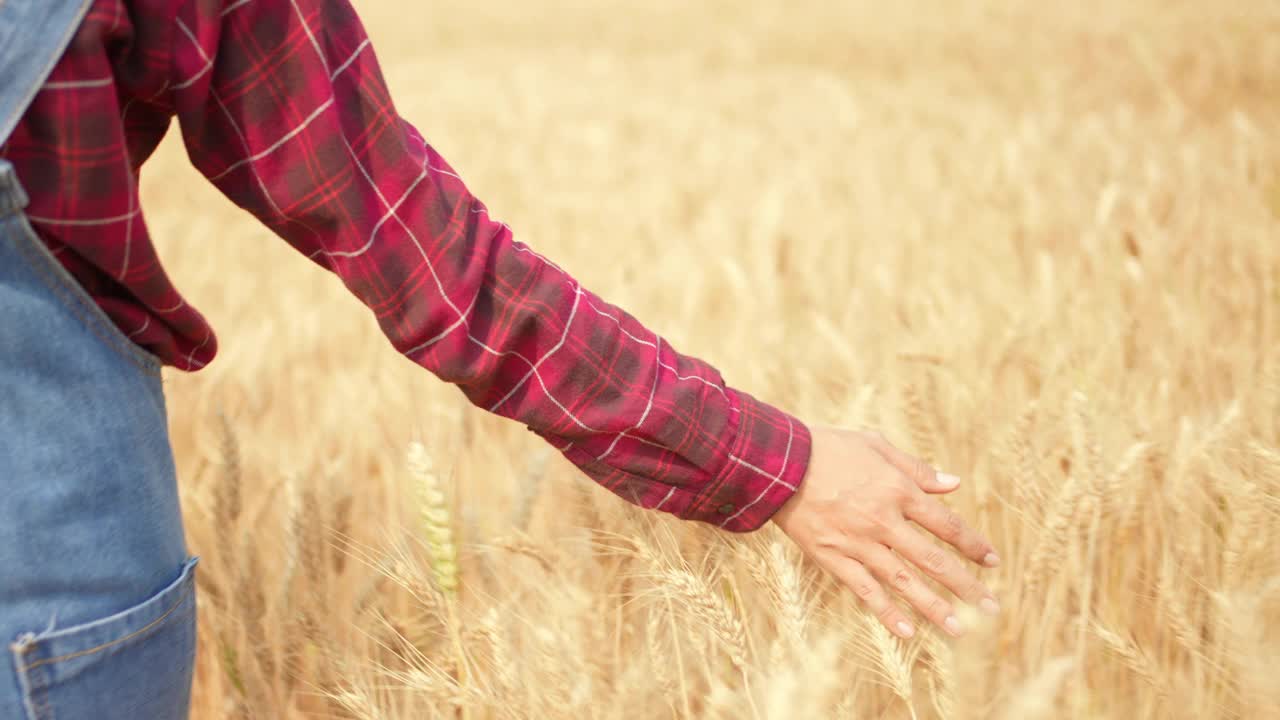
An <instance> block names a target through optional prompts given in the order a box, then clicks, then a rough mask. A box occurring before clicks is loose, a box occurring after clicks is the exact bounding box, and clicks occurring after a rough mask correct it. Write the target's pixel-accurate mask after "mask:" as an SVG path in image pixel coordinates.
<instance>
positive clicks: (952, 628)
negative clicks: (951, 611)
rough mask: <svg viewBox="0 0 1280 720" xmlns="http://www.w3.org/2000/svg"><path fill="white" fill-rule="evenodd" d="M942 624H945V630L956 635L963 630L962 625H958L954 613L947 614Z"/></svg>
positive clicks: (958, 622)
mask: <svg viewBox="0 0 1280 720" xmlns="http://www.w3.org/2000/svg"><path fill="white" fill-rule="evenodd" d="M942 624H943V625H945V626H946V628H947V632H949V633H951V634H952V635H955V636H957V637H959V636H960V634H961V633H963V632H964V627H962V626H961V625H960V621H959V620H957V619H956V616H955V615H948V616H947V619H946V620H943V621H942Z"/></svg>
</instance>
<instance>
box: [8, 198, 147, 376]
mask: <svg viewBox="0 0 1280 720" xmlns="http://www.w3.org/2000/svg"><path fill="white" fill-rule="evenodd" d="M18 221H19V223H21V224H22V226H20V227H19V228H18V232H23V231H26V233H27V234H28V235H30V237H28V238H25V239H26V240H28V241H29V242H27V243H24V242H22V240H23V238H18V239H16V240H15V242H14V247H16V248H17V250H18V252H19V253H20V254H22V255H24V256H26V258H27V259H28V261H29V263H30V264H31V265H32V267H33V268H34V269H35V271H36V273H37V274H38V275H39V276H40V280H41V282H43V283H44V284H45V286H46V287H48V288H49V289H50V290H52V291H53V292H54V293H56V294H57V295H58V296H59V299H60V300H62V304H63V305H64V306H66V307H67V309H68V310H70V311H71V312H72V313H73V314H75V315H76V317H77V319H79V320H80V322H81V323H82V324H83V325H85V327H86V328H88V330H89V331H90V332H92V333H93V334H94V335H97V336H98V338H99V339H100V340H102V341H103V342H105V343H106V344H107V345H108V346H110V347H111V349H113V350H115V351H116V352H118V353H121V354H122V355H124V357H125V359H127V360H129V361H130V362H132V363H133V364H134V365H137V366H138V367H139V368H141V369H142V370H144V371H146V372H147V373H149V374H152V375H157V376H158V375H160V367H159V363H158V362H157V361H156V360H154V359H152V358H149V357H147V356H145V355H143V354H142V352H143V351H142V349H141V348H139V347H138V346H137V345H135V344H134V343H133V341H132V340H128V339H126V338H125V337H124V336H123V335H121V334H120V332H119V329H118V328H116V329H115V330H114V332H112V331H109V330H108V329H107V328H105V327H103V324H104V323H110V322H111V320H110V318H106V317H104V316H100V315H99V314H97V313H94V312H92V310H91V309H90V308H88V307H85V303H92V302H93V300H92V299H90V298H87V297H82V296H81V293H83V292H84V291H83V289H82V290H81V291H80V292H79V293H77V292H75V291H74V290H73V288H71V287H68V280H67V279H65V278H63V277H61V276H60V275H59V274H58V272H57V269H56V268H53V267H50V266H49V263H51V262H52V263H57V262H58V260H57V258H54V257H52V256H49V255H48V253H41V252H40V249H39V248H36V247H30V246H29V244H30V242H40V239H39V238H38V237H36V235H35V231H34V230H33V229H32V228H31V226H30V224H29V223H27V220H26V218H25V217H21V216H19V219H18ZM59 267H61V265H59ZM70 282H75V280H74V278H73V279H71V280H70ZM95 308H96V305H95ZM99 312H101V310H100V309H99ZM112 328H115V326H114V325H112ZM126 343H127V344H128V346H127V347H126V346H125V344H126Z"/></svg>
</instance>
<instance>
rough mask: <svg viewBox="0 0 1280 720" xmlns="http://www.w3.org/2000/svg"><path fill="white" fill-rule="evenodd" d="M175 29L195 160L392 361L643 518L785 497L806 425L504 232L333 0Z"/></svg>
mask: <svg viewBox="0 0 1280 720" xmlns="http://www.w3.org/2000/svg"><path fill="white" fill-rule="evenodd" d="M175 22H176V24H177V30H178V32H176V33H175V35H174V42H175V49H174V58H175V70H174V72H175V77H174V78H173V81H172V82H173V84H174V88H175V90H174V92H173V97H174V105H175V109H176V112H177V115H178V118H179V122H180V125H181V127H182V132H183V137H184V140H185V142H186V145H187V149H188V153H189V155H190V157H191V159H192V161H193V163H194V164H195V165H196V167H197V168H198V169H199V170H200V171H201V172H202V173H203V174H204V175H205V176H206V177H207V178H209V179H210V180H211V181H212V182H213V183H214V184H215V185H216V186H217V187H218V188H219V189H220V190H221V191H222V192H223V193H224V194H226V195H227V196H228V197H229V198H231V199H232V200H233V201H234V202H236V203H237V204H238V205H239V206H240V207H242V208H245V209H247V210H248V211H250V212H252V213H253V214H254V215H255V216H257V217H258V218H259V219H260V220H261V221H262V222H264V223H265V224H267V225H268V226H269V227H271V229H272V230H274V231H275V232H276V233H277V234H278V235H280V236H281V237H283V238H284V239H285V240H286V241H287V242H289V243H290V244H291V245H292V246H293V247H294V248H296V249H297V250H298V251H299V252H301V253H302V254H304V255H306V256H307V257H308V258H310V259H311V260H313V261H314V262H316V263H319V264H320V265H322V266H324V267H325V268H327V269H328V270H330V271H332V272H334V273H335V274H336V275H338V277H340V278H341V279H342V281H343V283H345V285H346V287H347V288H348V289H349V290H350V291H351V292H352V293H353V294H354V295H355V296H356V297H358V298H359V299H360V300H361V301H362V302H363V303H364V304H365V305H367V306H368V307H369V308H370V309H371V310H372V311H373V313H374V314H375V315H376V317H377V319H378V322H379V323H380V326H381V328H382V330H383V332H384V333H385V334H386V335H387V337H388V338H389V339H390V340H391V342H392V344H393V345H394V346H395V347H396V349H397V350H399V351H400V352H401V353H403V354H404V355H405V356H406V357H408V358H409V359H410V360H412V361H414V362H416V363H418V364H419V365H421V366H423V367H425V368H427V369H428V370H430V371H431V372H433V373H435V374H436V375H437V376H439V377H440V378H442V379H444V380H446V381H448V382H451V383H453V384H455V385H457V386H458V387H459V388H460V389H461V390H462V392H463V393H465V394H466V396H467V398H468V399H469V400H470V401H471V402H472V403H474V404H475V405H477V406H479V407H482V408H484V409H486V410H489V411H490V412H494V413H497V414H499V415H503V416H505V417H509V418H512V419H515V420H518V421H519V422H522V423H524V424H525V425H526V426H527V427H529V428H530V429H531V430H532V431H534V432H536V433H538V434H539V435H541V436H542V437H543V438H545V439H546V440H547V441H548V442H550V443H552V444H553V445H554V446H555V447H556V448H558V449H559V450H560V451H561V452H562V453H564V455H565V456H566V457H568V458H569V459H570V460H571V461H573V462H574V463H575V464H577V465H578V466H579V467H581V468H582V469H583V470H584V471H585V472H586V473H587V474H588V475H590V476H591V477H592V478H594V479H595V480H597V481H598V482H600V483H601V484H602V485H604V486H605V487H607V488H609V489H610V490H612V491H613V492H615V493H617V494H618V495H620V496H622V497H623V498H625V499H627V500H629V501H631V502H634V503H636V504H639V505H641V506H643V507H646V508H653V509H659V510H663V511H667V512H672V513H675V514H676V515H678V516H680V517H682V518H688V519H693V520H700V521H704V522H710V523H714V524H716V525H718V526H721V527H724V528H726V529H729V530H736V531H746V530H752V529H754V528H756V527H759V526H760V524H762V523H763V522H764V521H765V520H766V519H767V518H768V517H769V516H770V515H771V514H772V512H773V511H775V510H776V509H777V508H778V507H779V506H780V505H781V504H782V502H784V501H785V500H786V499H787V498H788V497H789V496H790V494H791V493H792V492H794V489H795V487H796V486H797V484H798V483H799V482H800V478H801V476H802V475H803V472H804V468H805V464H806V462H807V458H808V448H809V435H808V431H807V430H806V428H805V427H804V426H803V425H802V424H801V423H800V422H799V421H798V420H796V419H794V418H792V417H790V416H788V415H786V414H785V413H782V412H780V411H778V410H776V409H774V408H772V407H770V406H768V405H766V404H764V403H761V402H759V401H757V400H755V399H754V398H751V397H750V396H749V395H746V394H745V393H741V392H737V391H734V390H732V389H730V388H728V387H726V386H725V384H724V382H723V380H722V379H721V377H720V376H719V374H718V373H717V372H716V371H715V370H714V369H713V368H711V367H710V366H708V365H707V364H705V363H703V362H701V361H699V360H696V359H694V358H690V357H687V356H684V355H681V354H679V353H678V352H676V350H675V349H674V348H672V347H671V345H670V344H669V343H667V342H665V341H664V340H663V339H662V338H661V337H659V336H658V335H656V334H655V333H653V332H652V331H651V330H648V329H646V328H645V327H644V326H642V325H641V324H640V323H639V322H638V321H636V320H635V319H634V318H633V317H631V316H630V315H628V314H626V313H624V312H622V311H621V310H619V309H618V308H616V307H613V306H611V305H609V304H608V303H606V302H604V301H603V300H602V299H600V298H599V297H597V296H596V295H594V294H593V293H591V292H589V291H588V290H586V289H585V288H583V287H582V286H581V285H579V284H578V283H577V282H576V281H575V280H574V279H573V278H572V277H570V276H569V275H568V274H566V273H565V272H563V271H562V270H561V269H560V268H558V267H557V266H556V265H555V264H554V263H552V262H550V261H548V260H546V259H545V258H543V257H542V256H541V255H539V254H538V253H537V252H535V251H534V250H533V249H532V248H530V247H528V246H527V245H525V244H523V243H521V242H517V241H516V240H514V239H513V237H512V233H511V230H510V229H509V228H508V227H507V226H506V225H505V224H503V223H501V222H498V221H496V220H494V219H493V218H492V217H491V216H490V214H489V212H488V210H487V209H486V208H485V206H484V205H483V204H482V203H480V202H479V201H478V200H477V199H476V198H474V197H473V196H472V195H471V194H470V193H469V192H468V191H467V188H466V186H465V185H464V184H463V182H462V179H461V178H460V177H459V175H458V174H457V173H456V172H455V171H454V170H453V168H451V167H450V166H449V164H448V163H446V162H445V160H444V158H442V157H441V156H440V155H439V154H438V153H437V152H436V151H435V150H434V149H433V148H432V147H431V146H430V145H428V144H427V143H426V141H425V140H424V139H423V137H422V135H421V134H419V133H418V131H417V130H416V129H415V128H414V127H413V126H412V125H410V124H409V123H407V122H405V121H404V120H403V119H401V118H400V117H399V115H398V114H397V113H396V110H395V107H394V105H393V104H392V101H391V98H390V96H389V94H388V91H387V87H386V84H385V83H384V81H383V78H382V75H381V72H380V70H379V67H378V63H377V60H376V58H375V56H374V52H373V48H372V47H370V45H369V40H368V38H367V37H366V36H365V33H364V31H363V29H362V28H361V25H360V22H359V20H358V18H357V17H356V14H355V12H354V10H353V9H352V8H351V7H350V5H349V4H348V3H347V2H345V1H338V0H328V1H325V0H292V1H291V2H280V3H234V4H233V5H231V6H228V7H227V8H226V9H222V8H221V7H220V4H219V3H192V4H190V5H189V6H188V9H186V10H184V11H181V12H179V15H178V17H177V18H176V20H175Z"/></svg>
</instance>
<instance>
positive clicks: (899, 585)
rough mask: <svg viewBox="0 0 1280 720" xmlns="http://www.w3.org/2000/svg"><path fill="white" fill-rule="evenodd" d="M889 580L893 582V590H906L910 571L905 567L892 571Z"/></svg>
mask: <svg viewBox="0 0 1280 720" xmlns="http://www.w3.org/2000/svg"><path fill="white" fill-rule="evenodd" d="M890 582H891V583H892V584H893V589H894V590H897V591H898V592H906V591H907V590H908V589H910V587H911V573H910V572H908V571H907V570H906V569H905V568H903V569H900V570H898V571H897V572H895V573H893V576H892V579H891V580H890Z"/></svg>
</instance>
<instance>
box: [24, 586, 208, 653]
mask: <svg viewBox="0 0 1280 720" xmlns="http://www.w3.org/2000/svg"><path fill="white" fill-rule="evenodd" d="M190 595H191V587H190V586H189V585H188V586H187V587H185V588H183V590H182V595H181V596H179V597H178V599H177V601H175V602H174V603H173V606H172V607H170V608H169V609H168V610H165V611H164V614H163V615H161V616H160V617H158V618H156V619H155V620H152V621H151V622H149V623H147V624H146V625H144V626H143V627H141V628H139V629H137V630H134V631H133V632H131V633H129V634H128V635H125V636H124V637H122V638H116V639H115V640H112V641H111V642H108V643H103V644H101V645H98V646H97V647H91V648H89V649H87V650H79V651H77V652H73V653H67V654H66V655H59V656H57V657H51V658H44V659H42V660H37V661H36V662H33V663H31V664H30V665H27V666H26V668H27V669H28V670H31V669H33V668H38V667H40V666H42V665H49V664H51V663H56V662H62V661H64V660H74V659H76V658H78V657H84V656H85V655H92V654H94V653H97V652H101V651H103V650H106V649H107V648H109V647H114V646H116V645H119V644H120V643H123V642H128V641H129V640H132V639H133V638H136V637H138V636H139V635H142V634H143V633H146V632H148V631H150V630H151V629H152V628H154V627H155V626H157V625H159V624H160V623H162V622H164V620H165V618H167V617H169V616H170V615H172V614H173V612H174V611H175V610H177V609H178V608H179V607H181V606H182V604H183V603H184V602H186V601H187V597H188V596H190Z"/></svg>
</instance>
